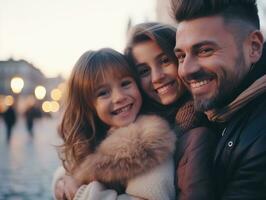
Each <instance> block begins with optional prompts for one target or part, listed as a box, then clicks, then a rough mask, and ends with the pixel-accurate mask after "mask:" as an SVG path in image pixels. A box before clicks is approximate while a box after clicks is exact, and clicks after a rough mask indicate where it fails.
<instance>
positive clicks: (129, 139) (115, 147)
mask: <svg viewBox="0 0 266 200" xmlns="http://www.w3.org/2000/svg"><path fill="white" fill-rule="evenodd" d="M108 134H109V135H108V137H107V138H106V139H104V140H103V141H102V143H101V144H100V145H99V146H98V148H97V149H96V151H95V153H92V154H90V155H88V156H87V157H86V158H85V160H84V162H83V163H82V164H81V165H80V167H78V169H77V170H76V171H75V172H74V174H73V176H74V177H75V178H76V179H77V180H79V181H81V182H83V183H89V182H91V181H93V180H98V181H101V182H105V183H110V182H125V181H126V180H128V179H130V178H132V177H135V176H137V175H139V174H141V173H145V172H146V171H148V170H150V169H151V168H153V167H155V166H157V165H159V164H161V163H162V162H164V161H165V160H166V159H167V158H169V157H170V156H172V154H173V152H174V149H175V141H176V137H175V134H174V132H173V131H171V129H170V127H169V125H168V123H167V122H166V121H165V120H163V119H162V118H160V117H158V116H155V115H141V116H139V117H138V119H137V120H136V122H134V123H132V124H130V125H128V126H126V127H121V128H118V129H112V130H110V131H109V133H108Z"/></svg>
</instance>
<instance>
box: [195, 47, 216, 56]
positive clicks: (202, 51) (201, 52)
mask: <svg viewBox="0 0 266 200" xmlns="http://www.w3.org/2000/svg"><path fill="white" fill-rule="evenodd" d="M212 53H213V49H212V48H201V49H199V51H198V54H199V56H210V55H212Z"/></svg>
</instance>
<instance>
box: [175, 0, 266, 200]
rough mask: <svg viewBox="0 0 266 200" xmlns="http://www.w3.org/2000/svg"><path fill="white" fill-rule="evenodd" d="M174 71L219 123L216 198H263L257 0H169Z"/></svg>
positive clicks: (263, 105) (264, 129) (265, 170)
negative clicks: (173, 32) (175, 23)
mask: <svg viewBox="0 0 266 200" xmlns="http://www.w3.org/2000/svg"><path fill="white" fill-rule="evenodd" d="M172 8H173V11H174V14H175V18H176V20H177V21H178V23H179V24H178V30H177V34H176V48H175V53H176V56H177V58H178V61H179V75H180V77H181V78H182V80H183V81H184V83H185V84H186V86H187V87H188V88H189V90H190V91H191V93H192V95H193V98H194V102H195V107H196V108H197V109H198V110H199V111H204V112H205V113H206V114H207V116H208V118H209V119H210V120H211V121H215V122H218V123H219V124H220V126H222V127H223V131H221V132H222V133H221V139H220V141H219V143H218V146H217V149H216V154H215V157H214V171H215V184H216V189H217V191H216V194H217V197H216V199H217V200H218V199H223V200H233V199H234V200H240V199H241V200H255V199H256V200H263V199H264V200H265V199H266V167H265V166H266V75H265V72H266V60H265V59H266V57H265V56H264V54H266V51H265V50H263V43H264V41H263V36H262V33H261V32H260V31H259V28H260V25H259V17H258V9H257V5H256V0H196V1H195V0H172Z"/></svg>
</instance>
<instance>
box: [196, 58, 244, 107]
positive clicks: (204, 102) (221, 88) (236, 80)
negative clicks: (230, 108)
mask: <svg viewBox="0 0 266 200" xmlns="http://www.w3.org/2000/svg"><path fill="white" fill-rule="evenodd" d="M243 61H244V56H243V54H240V56H239V57H238V59H237V61H236V65H235V66H234V69H236V68H237V67H239V66H242V65H244V64H245V63H244V62H243ZM225 75H227V78H226V76H225ZM230 75H231V74H225V73H224V76H222V77H220V80H219V84H218V86H217V89H216V90H215V91H214V92H213V94H212V95H211V97H206V98H204V97H198V96H195V95H193V99H194V106H195V109H196V110H197V111H201V112H205V111H208V110H212V109H219V108H222V107H224V106H226V105H228V104H229V103H230V102H231V101H233V99H235V98H236V96H237V89H238V87H239V84H240V83H241V81H242V79H243V78H244V75H243V74H242V77H234V76H230Z"/></svg>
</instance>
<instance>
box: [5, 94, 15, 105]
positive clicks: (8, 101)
mask: <svg viewBox="0 0 266 200" xmlns="http://www.w3.org/2000/svg"><path fill="white" fill-rule="evenodd" d="M4 103H5V105H6V106H12V105H13V104H14V98H13V97H12V96H11V95H8V96H6V97H5V98H4Z"/></svg>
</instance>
